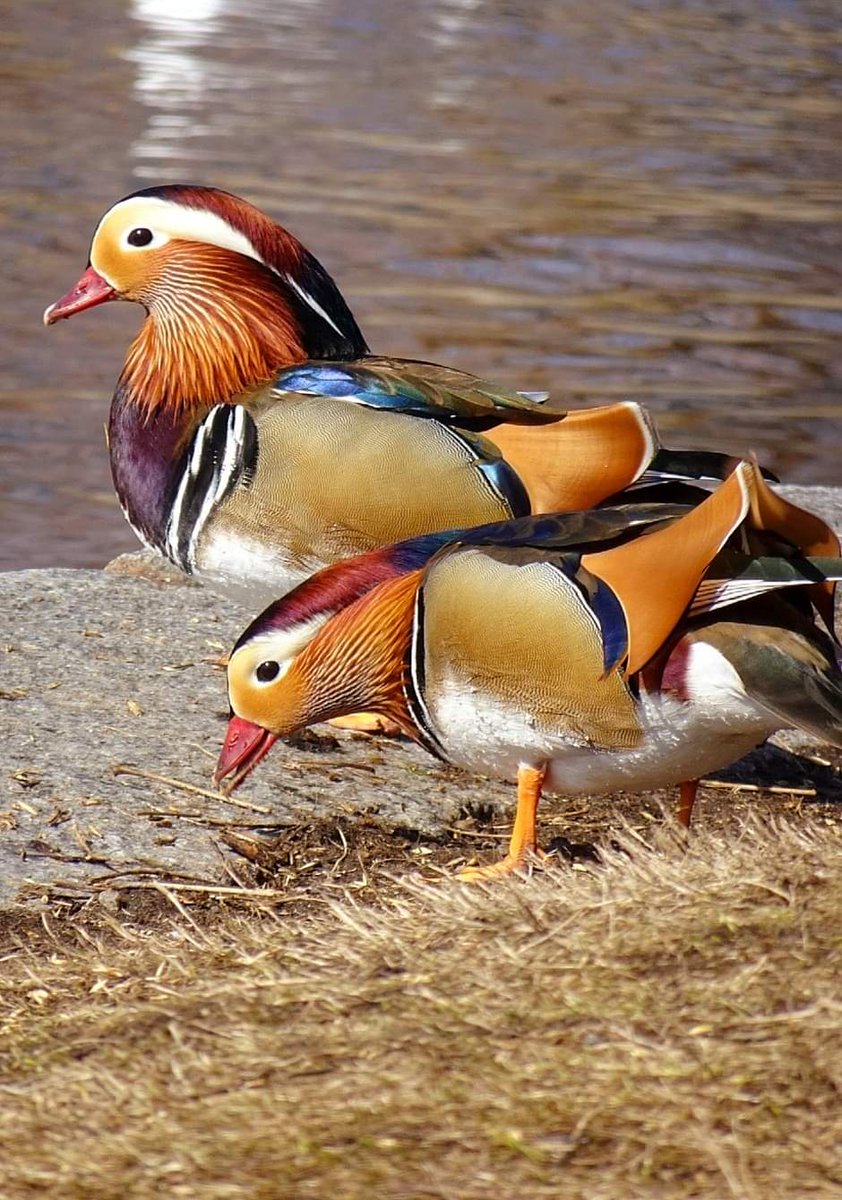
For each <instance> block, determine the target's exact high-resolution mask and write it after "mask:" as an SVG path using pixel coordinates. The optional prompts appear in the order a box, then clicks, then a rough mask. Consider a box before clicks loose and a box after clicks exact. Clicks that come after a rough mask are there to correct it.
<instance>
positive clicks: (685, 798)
mask: <svg viewBox="0 0 842 1200" xmlns="http://www.w3.org/2000/svg"><path fill="white" fill-rule="evenodd" d="M698 790H699V781H698V779H686V780H685V781H684V783H682V784H679V787H678V812H677V813H676V817H677V818H678V823H679V825H683V826H684V828H685V829H689V828H690V817H691V816H692V815H693V805H694V804H695V802H696V792H697V791H698Z"/></svg>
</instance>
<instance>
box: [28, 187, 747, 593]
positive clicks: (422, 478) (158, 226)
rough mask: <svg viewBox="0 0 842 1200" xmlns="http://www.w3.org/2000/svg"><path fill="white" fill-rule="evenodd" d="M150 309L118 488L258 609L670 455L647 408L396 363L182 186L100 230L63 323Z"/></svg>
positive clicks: (235, 203) (308, 266)
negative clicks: (417, 542)
mask: <svg viewBox="0 0 842 1200" xmlns="http://www.w3.org/2000/svg"><path fill="white" fill-rule="evenodd" d="M112 300H130V301H135V302H137V303H138V304H141V305H142V306H143V307H144V308H145V309H146V313H147V316H146V320H145V321H144V323H143V325H142V326H141V329H140V332H139V333H138V335H137V337H136V338H135V340H134V342H132V344H131V346H130V347H129V350H128V354H127V356H126V361H125V363H124V366H123V370H122V372H121V374H120V378H119V380H118V382H117V388H116V391H115V394H114V397H113V400H112V404H111V413H110V418H109V423H108V442H109V449H110V456H111V468H112V474H113V479H114V486H115V489H116V491H117V495H118V497H119V500H120V503H121V505H122V507H123V510H124V512H125V514H126V516H127V518H128V520H129V522H130V523H131V525H132V527H133V528H134V529H135V531H136V533H137V534H138V536H139V537H140V539H141V541H143V542H144V543H145V544H146V545H148V546H151V547H153V548H154V549H156V550H158V551H159V552H160V553H162V554H164V555H165V556H166V557H168V558H169V559H170V560H171V561H172V562H173V563H175V564H176V565H177V566H178V567H180V568H181V569H182V570H184V571H186V572H188V573H189V574H192V575H195V576H197V577H199V578H200V579H202V580H204V581H205V582H207V583H209V584H210V585H212V586H216V587H217V588H218V589H219V590H222V591H225V592H228V593H231V594H234V595H236V596H238V597H239V598H242V599H246V600H247V601H248V602H249V603H254V602H255V601H256V600H260V601H261V602H263V603H265V601H266V600H267V599H268V598H270V597H276V596H278V595H281V594H283V593H284V592H286V591H288V590H289V589H290V588H292V587H293V586H294V585H295V584H297V583H299V582H301V580H303V579H304V578H306V577H307V576H309V575H310V574H312V573H313V572H314V571H315V570H317V569H319V568H321V567H323V566H325V565H326V564H329V563H333V562H336V561H338V560H340V559H343V558H346V557H348V556H350V555H353V554H357V553H360V552H364V551H366V550H369V549H371V548H373V547H376V546H382V545H387V544H390V543H393V542H395V541H397V540H399V539H402V538H408V537H411V536H413V535H416V534H420V533H424V532H428V531H431V530H436V529H444V528H449V527H454V526H467V525H475V524H479V523H482V522H489V521H495V520H500V519H507V518H511V517H517V516H521V515H523V514H526V513H529V512H530V511H548V510H552V509H560V508H584V507H588V506H590V505H593V504H596V503H598V502H600V501H602V500H604V499H605V498H607V497H609V496H611V495H613V494H614V493H616V492H618V491H620V490H621V489H623V488H624V487H626V485H628V484H630V483H632V482H633V481H635V480H638V479H640V478H641V476H643V475H644V474H645V473H646V472H647V471H648V470H651V471H653V472H655V473H658V472H666V473H667V474H676V473H677V474H679V475H681V474H682V473H687V474H689V475H697V474H699V473H712V474H713V475H715V476H717V477H720V476H721V474H722V470H723V466H722V464H723V463H724V462H725V461H726V460H725V459H724V457H723V456H721V455H716V454H710V455H705V454H701V455H699V454H692V453H687V452H682V451H668V450H664V449H662V448H660V447H659V446H658V442H657V437H656V434H655V431H654V429H653V427H652V423H651V421H650V419H649V417H648V416H647V414H646V413H645V411H644V410H643V409H642V408H640V407H639V406H638V405H636V404H632V403H622V404H615V405H611V406H609V407H605V408H596V409H592V410H589V411H582V412H572V413H567V414H565V413H562V412H556V411H552V410H551V409H550V408H548V407H547V405H546V404H544V403H542V402H539V401H538V400H536V399H535V397H534V396H530V395H527V394H521V393H518V392H511V391H506V390H503V389H500V388H497V387H495V386H493V385H491V384H488V383H486V382H484V381H483V380H481V379H478V378H476V377H474V376H472V375H468V374H465V373H464V372H461V371H457V370H453V369H451V368H448V367H444V366H437V365H436V364H434V363H425V362H415V361H410V360H407V359H397V358H379V357H374V356H372V355H371V354H370V353H369V349H368V346H367V344H366V341H365V338H364V337H363V335H362V333H361V332H360V329H359V327H358V325H357V323H356V321H355V320H354V317H353V316H352V314H351V312H350V310H349V308H348V306H347V304H346V303H345V301H344V299H343V297H342V295H341V293H340V291H339V289H338V288H337V286H336V284H335V283H334V281H333V280H332V279H331V277H330V275H328V273H327V272H326V271H325V269H324V268H323V267H322V265H321V264H320V263H319V262H318V260H317V259H316V258H314V257H313V255H312V254H311V253H310V252H309V251H308V250H307V249H305V247H304V246H303V245H302V244H301V243H300V242H299V241H297V240H296V238H295V237H293V235H292V234H290V233H289V232H287V230H286V229H283V228H282V227H281V226H280V225H277V224H275V223H274V222H273V221H272V220H271V219H270V218H269V217H267V216H266V215H265V214H264V213H262V212H260V211H259V210H258V209H257V208H255V207H253V206H252V205H251V204H249V203H247V202H246V201H245V200H242V199H240V198H238V197H237V196H233V195H230V194H229V193H227V192H223V191H219V190H217V189H215V188H209V187H196V186H187V185H180V184H178V185H175V184H174V185H167V186H163V187H153V188H147V189H145V190H143V191H139V192H136V193H134V194H133V195H131V196H128V197H126V198H124V199H122V200H120V201H119V202H118V203H117V204H115V205H114V206H113V207H112V208H111V209H109V211H108V212H107V213H106V214H105V216H104V217H103V218H102V220H101V221H100V223H99V225H98V226H97V229H96V231H95V233H94V236H93V241H92V243H91V250H90V260H89V265H88V267H87V269H86V270H85V271H84V273H83V274H82V276H81V278H80V279H79V281H78V283H77V284H76V285H75V287H73V288H72V289H71V290H70V291H69V292H68V293H67V294H66V295H65V296H64V297H63V298H62V299H61V300H59V301H58V302H57V303H55V304H53V305H51V306H50V307H49V308H48V309H47V310H46V312H45V314H44V321H45V323H46V324H47V325H52V324H54V323H55V322H57V321H60V320H62V319H63V318H66V317H71V316H73V315H74V314H76V313H80V312H83V311H85V310H86V309H90V308H94V307H95V306H97V305H101V304H104V303H106V302H108V301H112Z"/></svg>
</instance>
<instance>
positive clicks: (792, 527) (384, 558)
mask: <svg viewBox="0 0 842 1200" xmlns="http://www.w3.org/2000/svg"><path fill="white" fill-rule="evenodd" d="M647 509H648V511H647ZM839 578H842V559H840V557H839V542H838V539H837V538H836V537H835V535H834V534H833V533H832V532H831V531H830V529H829V528H828V526H827V525H826V524H825V523H824V522H823V521H822V520H821V519H820V518H818V517H817V516H814V515H813V514H811V513H808V512H805V511H804V510H802V509H799V508H796V507H795V506H794V505H791V504H789V503H788V502H787V501H785V500H783V499H782V498H780V497H779V496H777V495H776V494H775V493H774V492H772V491H771V490H770V489H769V488H768V487H767V486H766V484H765V482H764V481H763V479H762V477H761V475H760V473H759V472H758V470H757V468H756V466H755V465H754V464H752V463H746V462H744V463H741V464H740V465H739V466H738V467H737V468H736V469H735V471H734V472H733V474H732V475H731V476H730V477H729V478H728V479H727V480H726V482H724V483H723V484H722V485H721V486H720V487H719V488H718V489H717V490H716V491H715V492H713V493H712V494H711V495H709V496H708V497H707V499H705V500H704V501H703V502H701V503H700V504H698V505H697V506H695V507H686V506H685V507H684V508H681V509H678V510H674V511H669V509H668V507H666V506H658V505H651V506H646V505H644V506H626V507H625V508H621V509H615V510H610V509H606V510H596V511H595V512H592V513H585V514H573V515H571V516H561V517H559V518H552V517H544V518H533V519H532V520H531V522H529V521H527V522H524V521H520V522H517V521H514V522H510V523H508V524H506V523H503V524H500V525H498V526H497V527H496V528H494V527H489V528H488V529H487V530H474V531H469V532H468V533H466V534H464V535H459V534H458V533H455V534H453V535H450V536H448V535H441V538H440V539H439V540H438V544H436V539H435V538H428V539H426V543H425V542H424V540H423V539H419V540H418V541H417V542H416V543H415V544H407V545H405V546H404V547H401V548H398V547H396V548H394V550H393V551H392V553H391V554H387V553H386V552H381V553H380V554H379V556H368V558H365V557H363V558H359V559H353V560H350V561H348V562H346V563H342V564H339V565H338V566H336V567H334V568H331V569H329V570H328V571H325V572H323V573H322V574H321V575H319V576H315V577H314V578H313V579H312V580H310V581H309V583H308V584H305V585H304V586H303V587H302V588H299V589H297V590H296V591H294V592H293V593H291V594H290V595H289V596H287V597H286V598H285V599H283V600H281V601H279V602H278V603H277V604H275V605H273V606H271V607H270V608H269V609H268V610H267V612H266V613H265V614H263V615H262V616H261V617H260V618H258V619H257V620H256V621H255V622H253V624H252V625H251V626H250V627H249V629H248V630H247V631H246V632H245V634H244V635H243V637H242V638H241V639H240V641H239V642H238V643H237V646H236V647H235V649H234V651H233V653H232V655H231V658H230V661H229V665H228V686H229V697H230V702H231V707H232V710H233V714H234V715H233V716H232V718H231V721H230V723H229V728H228V732H227V736H226V739H225V743H224V745H223V749H222V753H221V755H220V759H219V764H218V766H217V770H216V774H215V780H216V782H217V783H219V782H220V781H221V780H223V779H225V778H226V777H227V776H228V775H234V779H233V786H236V785H237V784H238V783H239V782H240V781H241V780H242V779H243V778H244V777H245V775H247V774H248V772H249V771H250V770H251V769H252V767H253V766H254V765H255V764H256V763H257V762H258V761H260V759H261V758H262V757H263V756H264V755H265V754H266V753H267V751H268V750H269V748H270V746H271V745H272V743H273V741H274V740H275V738H277V737H278V736H286V735H288V734H291V733H293V732H295V731H296V730H299V729H301V728H302V727H304V726H307V725H309V724H312V723H314V722H317V721H322V720H325V719H328V718H331V717H335V716H338V715H341V714H342V713H348V712H352V711H356V710H359V709H370V710H373V711H376V712H380V713H383V714H384V715H386V716H388V717H389V718H390V719H391V720H393V721H395V722H396V723H397V724H398V725H399V726H400V727H401V729H402V730H403V731H404V732H405V733H406V734H407V735H408V736H409V737H411V738H413V739H414V740H415V741H417V742H419V743H420V744H421V745H422V746H424V747H426V748H427V749H428V750H429V751H430V752H431V753H433V754H434V755H436V756H437V757H439V758H440V759H443V760H444V761H445V762H448V763H452V764H454V765H456V766H460V767H463V768H467V769H469V770H472V771H476V772H479V773H481V774H483V775H488V776H497V777H500V778H503V779H511V780H516V781H517V814H516V818H515V823H514V829H513V832H512V837H511V842H510V845H509V850H508V853H507V855H506V857H505V858H504V859H503V860H502V861H501V862H498V863H495V864H493V865H492V866H489V867H480V868H476V869H471V870H469V871H467V872H464V873H463V877H464V878H467V879H487V878H490V877H494V876H497V875H502V874H506V873H509V872H512V871H515V870H518V869H519V868H521V867H522V866H523V865H524V864H525V863H527V862H528V860H529V859H530V856H531V855H533V854H539V851H538V842H537V833H536V813H537V807H538V801H539V798H540V795H541V792H542V790H545V789H546V790H549V791H552V792H559V793H563V794H564V795H565V796H569V797H574V796H575V797H579V796H586V795H589V794H593V793H596V792H602V791H614V790H620V789H622V790H626V791H640V790H644V789H648V788H654V787H667V786H672V785H675V784H678V785H680V807H679V813H678V816H679V820H680V821H681V822H682V823H683V824H684V825H689V823H690V814H691V810H692V805H693V800H694V797H695V792H696V787H697V784H698V780H699V778H700V777H701V776H702V775H704V774H705V773H707V772H709V771H712V770H716V769H719V768H721V767H725V766H727V765H729V764H730V763H732V762H734V761H736V760H737V759H738V758H740V757H741V756H742V755H743V754H745V753H746V752H747V751H749V750H751V749H753V748H754V747H755V746H757V745H758V744H759V743H761V742H762V741H764V740H765V739H766V738H767V737H768V736H769V735H770V734H771V733H773V732H775V731H776V730H778V729H780V728H781V727H784V726H794V727H796V728H799V729H802V730H806V731H808V732H810V733H813V734H816V735H818V736H819V737H821V738H823V739H825V740H827V741H829V742H831V743H832V744H834V745H836V746H842V672H840V669H839V665H838V663H837V660H836V657H835V653H834V643H833V640H832V637H831V636H828V634H827V633H825V632H823V631H822V629H821V628H820V620H821V622H823V623H824V624H825V625H826V626H827V627H828V628H829V629H832V620H833V586H834V584H833V583H832V582H831V581H835V580H838V579H839ZM726 610H727V611H726Z"/></svg>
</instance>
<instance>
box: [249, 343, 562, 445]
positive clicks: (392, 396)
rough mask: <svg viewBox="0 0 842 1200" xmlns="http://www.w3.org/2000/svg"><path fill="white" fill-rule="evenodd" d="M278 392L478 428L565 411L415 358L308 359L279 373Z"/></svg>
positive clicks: (536, 420)
mask: <svg viewBox="0 0 842 1200" xmlns="http://www.w3.org/2000/svg"><path fill="white" fill-rule="evenodd" d="M273 389H274V391H275V392H276V393H279V394H282V393H286V392H300V393H304V394H306V395H311V396H324V397H329V398H330V399H332V400H345V401H347V402H348V403H350V404H360V405H363V406H364V407H366V408H381V409H388V410H391V411H393V412H400V413H404V414H406V415H408V416H413V417H427V418H435V419H436V420H438V421H441V422H443V423H444V424H447V425H458V426H460V427H461V428H462V429H470V430H474V431H482V430H485V429H489V428H491V426H493V425H497V424H498V423H499V422H501V421H515V422H527V423H530V424H536V425H547V424H551V423H552V422H554V421H558V420H560V419H561V418H562V417H563V416H564V413H563V412H559V411H554V410H553V409H552V407H548V406H547V405H546V404H545V403H543V402H540V401H537V400H535V399H534V397H533V396H530V395H528V394H524V393H523V392H515V391H507V390H505V389H500V388H497V387H495V386H494V385H493V384H490V383H487V382H486V381H485V380H484V379H479V378H477V377H476V376H475V375H469V374H468V373H467V372H465V371H457V370H454V369H453V368H452V367H444V366H440V365H439V364H437V363H427V362H417V361H415V360H413V359H390V358H373V357H372V358H364V359H360V360H359V361H357V362H350V363H342V362H306V363H302V364H300V365H298V366H294V367H288V368H287V369H286V370H285V371H281V372H280V374H278V375H277V376H276V378H275V380H274V382H273Z"/></svg>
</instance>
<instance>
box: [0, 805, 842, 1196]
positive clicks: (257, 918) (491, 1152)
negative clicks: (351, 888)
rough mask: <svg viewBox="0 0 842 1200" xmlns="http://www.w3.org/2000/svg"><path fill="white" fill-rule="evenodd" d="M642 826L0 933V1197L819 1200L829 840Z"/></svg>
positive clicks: (841, 1168) (833, 970) (835, 1157)
mask: <svg viewBox="0 0 842 1200" xmlns="http://www.w3.org/2000/svg"><path fill="white" fill-rule="evenodd" d="M808 829H810V827H809V826H808ZM664 838H665V845H664V846H662V847H661V848H660V849H658V850H654V849H652V848H650V847H648V846H647V845H645V844H644V843H643V841H641V840H640V839H639V837H631V836H630V837H629V840H628V843H627V846H626V850H625V852H623V851H615V852H609V854H608V855H607V857H606V862H605V863H604V865H603V866H601V867H594V868H590V869H585V868H578V869H576V870H571V869H569V868H568V869H567V870H558V871H553V872H548V873H547V874H546V875H543V876H536V877H534V878H533V879H531V880H530V881H527V882H524V881H513V882H512V883H511V885H508V884H506V885H499V886H497V887H495V888H494V889H493V890H488V891H483V890H480V889H470V888H466V887H464V886H461V885H458V884H455V883H453V882H451V881H449V880H441V881H439V882H433V883H429V882H420V881H418V880H417V879H413V880H410V881H409V882H407V883H405V884H403V885H402V886H401V887H400V888H398V889H396V890H395V891H394V893H393V894H392V895H391V897H389V898H386V899H385V900H384V901H381V902H380V903H379V904H374V905H367V906H364V905H362V904H360V903H354V902H352V901H350V900H342V901H340V902H332V903H326V904H324V905H319V906H312V905H311V907H310V908H309V909H308V910H305V911H303V912H296V911H295V910H294V909H293V910H290V911H289V912H288V911H287V910H286V909H282V910H280V911H277V910H272V911H264V912H262V913H260V912H254V911H252V912H247V911H246V912H244V911H243V910H242V909H238V910H234V911H231V910H228V909H222V910H221V911H220V912H219V913H218V914H217V915H216V917H214V918H213V919H211V920H207V919H206V920H204V921H203V922H199V921H197V919H196V914H195V913H194V912H192V911H189V910H185V911H184V912H183V913H178V912H177V911H176V910H172V911H173V912H174V914H175V915H174V918H173V919H170V920H168V921H167V922H165V923H164V924H163V925H161V924H160V923H159V925H158V928H157V929H154V930H150V929H148V928H147V929H145V930H144V929H139V928H137V927H134V926H130V925H128V924H126V923H124V922H121V921H118V920H117V919H116V918H114V919H113V921H112V924H111V928H107V927H101V928H100V930H99V932H96V933H92V932H91V931H90V929H87V930H86V929H85V928H84V927H82V926H79V925H78V924H77V926H75V927H73V926H71V925H69V924H64V925H52V926H50V927H49V929H48V932H47V933H46V934H44V935H43V936H41V937H40V938H39V939H36V941H37V944H35V942H33V941H32V940H31V939H30V944H29V945H27V946H21V945H18V946H17V947H16V946H15V945H14V944H13V943H14V941H15V938H11V939H10V940H9V944H8V948H7V951H6V954H5V961H4V964H3V971H4V976H5V981H4V987H3V993H2V1012H0V1019H1V1020H2V1024H1V1025H0V1053H2V1075H0V1194H1V1195H2V1196H3V1197H4V1198H8V1200H17V1198H19V1197H30V1196H50V1197H61V1200H77V1198H82V1197H84V1198H86V1200H87V1198H89V1197H97V1198H98V1200H100V1198H101V1200H108V1198H111V1197H113V1198H114V1200H117V1198H118V1197H119V1198H120V1200H129V1198H134V1197H137V1198H141V1197H142V1198H143V1200H147V1198H148V1197H151V1196H156V1195H159V1196H167V1197H186V1198H192V1197H213V1198H214V1200H217V1198H218V1200H229V1198H230V1200H240V1198H246V1197H248V1198H249V1200H252V1198H258V1200H259V1198H268V1197H283V1198H285V1197H290V1198H298V1197H307V1196H317V1197H322V1196H325V1197H336V1198H337V1200H356V1198H358V1197H359V1198H362V1197H366V1198H367V1200H370V1198H371V1197H390V1198H401V1200H414V1198H426V1197H430V1198H433V1197H436V1198H447V1200H450V1198H453V1200H507V1198H512V1200H514V1198H515V1197H517V1200H531V1198H533V1197H535V1198H537V1197H553V1198H556V1200H557V1198H562V1200H565V1198H568V1197H569V1198H575V1197H587V1198H588V1200H634V1198H636V1197H658V1198H667V1197H676V1198H677V1197H682V1198H689V1197H692V1198H694V1200H706V1198H710V1200H723V1198H724V1197H741V1198H743V1197H744V1198H746V1200H783V1198H785V1197H791V1198H793V1200H795V1198H798V1200H804V1198H805V1197H827V1198H828V1200H830V1197H834V1196H839V1195H840V1194H842V1193H841V1192H840V1189H842V1121H841V1120H840V1111H842V1109H840V1095H839V1092H840V1086H842V1034H840V1028H841V1027H842V996H840V988H839V980H840V958H842V946H840V920H839V913H840V911H842V831H840V828H839V827H838V826H835V825H828V826H824V827H822V826H819V825H814V826H812V829H811V830H810V831H808V832H804V831H803V823H802V828H801V831H799V827H798V826H796V825H794V824H793V825H786V826H783V827H781V828H777V829H776V828H768V827H767V828H766V829H763V828H761V826H760V825H759V823H757V822H755V823H750V824H749V826H748V827H747V828H746V829H745V830H744V831H743V833H742V834H741V835H739V836H737V837H732V838H730V839H725V838H723V837H722V836H721V835H720V834H717V833H702V834H700V835H697V836H696V837H695V838H694V841H693V844H692V847H691V849H690V851H689V852H685V850H684V849H683V848H682V847H681V845H679V844H678V843H672V844H669V839H668V837H667V836H666V835H664ZM182 901H183V898H182ZM74 928H75V931H74ZM17 940H18V942H20V941H26V940H27V939H26V936H25V935H24V934H19V935H18V938H17Z"/></svg>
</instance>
